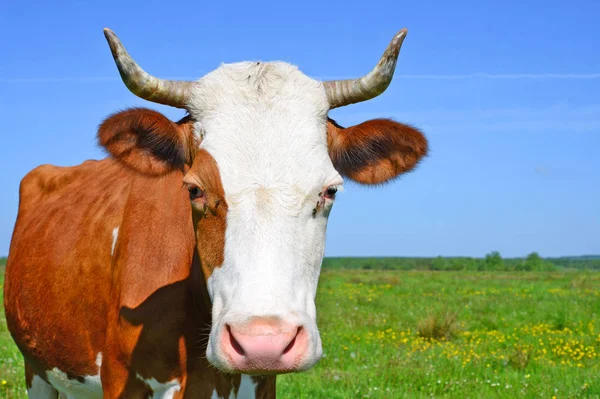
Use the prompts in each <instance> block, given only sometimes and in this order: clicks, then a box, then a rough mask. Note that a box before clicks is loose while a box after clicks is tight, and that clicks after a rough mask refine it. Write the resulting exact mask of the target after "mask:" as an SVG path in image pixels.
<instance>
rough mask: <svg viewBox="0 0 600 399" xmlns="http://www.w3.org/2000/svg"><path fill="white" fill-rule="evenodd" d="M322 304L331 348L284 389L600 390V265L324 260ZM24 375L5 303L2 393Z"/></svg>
mask: <svg viewBox="0 0 600 399" xmlns="http://www.w3.org/2000/svg"><path fill="white" fill-rule="evenodd" d="M0 271H1V268H0ZM1 283H2V280H1V279H0V284H1ZM317 308H318V311H319V314H318V323H319V327H320V330H321V334H322V339H323V347H324V357H323V359H322V360H321V361H320V363H319V364H318V365H317V366H315V367H314V368H313V369H312V370H310V371H308V372H305V373H301V374H292V375H284V376H280V377H278V380H277V390H278V396H279V397H282V398H363V397H366V398H404V397H408V398H425V397H427V398H431V397H436V398H516V397H519V398H534V397H535V398H578V397H581V398H600V273H597V272H592V271H553V272H522V271H521V272H517V271H508V272H504V271H494V272H473V271H421V270H419V271H414V270H413V271H405V270H362V269H353V270H346V269H339V268H325V269H324V270H323V273H322V277H321V281H320V286H319V293H318V296H317ZM22 374H23V373H22V360H21V357H20V355H19V353H18V351H17V349H16V348H15V346H14V344H13V343H12V340H11V338H10V336H9V334H8V332H7V330H6V322H5V321H4V318H3V312H2V318H0V384H1V386H0V397H5V398H23V397H25V390H24V386H23V376H22Z"/></svg>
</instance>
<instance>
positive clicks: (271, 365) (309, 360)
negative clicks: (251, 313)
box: [206, 319, 323, 375]
mask: <svg viewBox="0 0 600 399" xmlns="http://www.w3.org/2000/svg"><path fill="white" fill-rule="evenodd" d="M322 354H323V349H322V344H321V337H320V335H319V330H318V329H317V326H316V323H314V322H313V323H311V324H308V325H307V324H304V325H295V324H286V323H282V322H279V321H276V320H272V319H268V320H261V319H257V320H254V321H252V322H251V323H245V324H244V325H243V326H242V327H240V326H238V327H234V326H232V324H228V323H224V322H221V323H218V324H216V325H215V324H214V325H213V328H212V330H211V332H210V336H209V339H208V345H207V348H206V358H207V359H208V361H209V362H210V363H211V364H212V365H213V366H215V367H216V368H217V369H219V370H221V371H223V372H227V373H243V374H249V375H272V374H285V373H293V372H299V371H305V370H308V369H310V368H311V367H312V366H314V365H315V364H316V363H317V362H318V361H319V359H320V358H321V356H322Z"/></svg>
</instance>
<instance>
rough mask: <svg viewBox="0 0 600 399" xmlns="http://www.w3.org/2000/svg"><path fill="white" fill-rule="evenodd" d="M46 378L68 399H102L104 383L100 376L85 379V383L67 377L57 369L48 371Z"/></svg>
mask: <svg viewBox="0 0 600 399" xmlns="http://www.w3.org/2000/svg"><path fill="white" fill-rule="evenodd" d="M46 378H48V381H49V382H50V384H52V386H53V387H55V388H56V389H57V390H58V391H59V392H60V393H61V394H64V397H65V398H67V399H79V398H86V399H87V398H89V399H102V397H103V395H102V383H101V382H100V374H98V375H93V376H85V377H83V382H80V381H78V380H77V379H71V378H69V377H67V374H66V373H64V372H62V371H60V370H59V369H58V368H57V367H55V368H53V369H52V370H50V371H46Z"/></svg>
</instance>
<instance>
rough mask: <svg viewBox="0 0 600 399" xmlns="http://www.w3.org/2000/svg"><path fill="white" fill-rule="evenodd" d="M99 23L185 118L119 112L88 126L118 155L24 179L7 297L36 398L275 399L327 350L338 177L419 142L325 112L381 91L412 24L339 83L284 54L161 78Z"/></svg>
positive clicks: (394, 126)
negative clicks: (190, 78) (326, 272)
mask: <svg viewBox="0 0 600 399" xmlns="http://www.w3.org/2000/svg"><path fill="white" fill-rule="evenodd" d="M105 35H106V37H107V40H108V42H109V44H110V47H111V50H112V53H113V56H114V58H115V61H116V63H117V66H118V68H119V71H120V73H121V76H122V78H123V80H124V82H125V84H126V85H127V87H128V88H129V89H130V90H131V91H132V92H133V93H135V94H136V95H138V96H140V97H142V98H144V99H147V100H150V101H153V102H157V103H162V104H167V105H171V106H174V107H180V108H184V109H186V110H187V111H188V113H189V115H188V116H186V117H185V118H184V119H183V120H181V121H179V122H176V123H175V122H172V121H170V120H168V119H167V118H166V117H165V116H163V115H161V114H160V113H158V112H155V111H151V110H148V109H139V108H136V109H130V110H126V111H123V112H119V113H117V114H114V115H112V116H110V117H109V118H108V119H106V120H105V121H104V122H103V123H102V125H101V126H100V128H99V132H98V139H99V143H100V145H102V146H103V147H104V148H105V149H106V150H107V151H108V152H109V153H110V155H111V157H109V158H107V159H104V160H101V161H87V162H84V163H83V164H81V165H79V166H75V167H65V168H63V167H55V166H50V165H43V166H40V167H38V168H36V169H34V170H33V171H32V172H30V173H29V174H28V175H27V176H26V177H25V178H24V179H23V181H22V183H21V187H20V204H19V213H18V218H17V222H16V225H15V230H14V234H13V238H12V243H11V247H10V254H9V259H8V263H7V267H6V284H5V307H6V317H7V322H8V327H9V329H10V332H11V334H12V336H13V337H14V340H15V342H16V343H17V345H18V347H19V349H20V350H21V352H22V353H23V356H24V358H25V368H26V377H27V378H26V381H27V387H28V392H29V396H30V397H32V398H56V397H57V396H58V395H59V394H60V395H61V396H63V397H67V398H101V397H104V398H117V397H118V398H148V397H152V398H183V397H185V398H232V397H255V396H256V397H264V398H266V397H273V396H274V395H275V374H278V373H286V372H293V371H300V370H306V369H308V368H310V367H311V366H313V365H314V364H315V363H316V362H317V360H318V359H319V358H320V356H321V352H322V349H321V339H320V337H319V331H318V329H317V325H316V309H315V302H314V300H315V295H316V290H317V281H318V277H319V272H320V266H321V262H322V259H323V252H324V246H325V228H326V224H327V218H328V216H329V213H330V211H331V207H332V205H333V202H334V200H335V195H336V192H337V191H338V190H339V189H340V188H341V187H342V184H343V179H342V176H345V177H347V178H349V179H351V180H354V181H356V182H359V183H361V184H380V183H383V182H386V181H388V180H390V179H393V178H395V177H396V176H398V175H400V174H401V173H404V172H407V171H410V170H411V169H413V168H414V167H415V165H416V164H417V163H418V161H419V160H420V159H421V158H422V157H423V156H424V155H425V154H426V152H427V141H426V139H425V138H424V136H423V135H422V134H421V133H420V132H419V131H418V130H416V129H414V128H412V127H409V126H406V125H403V124H400V123H396V122H393V121H391V120H384V119H377V120H370V121H367V122H364V123H361V124H359V125H357V126H352V127H349V128H343V127H341V126H339V125H338V124H336V123H335V122H334V121H332V120H330V119H328V116H327V114H328V111H329V110H330V109H332V108H334V107H339V106H343V105H347V104H351V103H356V102H359V101H365V100H368V99H370V98H373V97H375V96H377V95H379V94H381V93H382V92H383V91H384V90H385V89H386V88H387V86H388V85H389V83H390V81H391V79H392V75H393V72H394V69H395V65H396V60H397V58H398V55H399V52H400V46H401V44H402V41H403V40H404V37H405V35H406V30H402V31H400V32H399V33H398V34H397V35H396V36H395V37H394V38H393V40H392V42H391V43H390V45H389V47H388V48H387V50H386V52H385V53H384V55H383V57H382V58H381V60H380V61H379V63H378V65H377V66H376V67H375V69H374V70H373V71H372V72H370V73H369V74H368V75H366V76H364V77H362V78H359V79H356V80H348V81H334V82H319V81H316V80H313V79H311V78H309V77H307V76H306V75H304V74H302V73H301V72H300V71H299V70H298V69H297V68H296V67H294V66H292V65H289V64H286V63H283V62H269V63H262V62H243V63H236V64H230V65H222V66H221V67H219V68H218V69H216V70H215V71H213V72H211V73H209V74H208V75H206V76H204V77H203V78H201V79H200V80H198V81H195V82H180V81H166V80H160V79H157V78H155V77H152V76H150V75H148V74H147V73H146V72H144V71H143V70H142V69H141V68H140V67H139V66H138V65H137V64H136V63H135V62H134V61H133V59H132V58H131V57H130V56H129V54H128V53H127V52H126V51H125V49H124V48H123V46H122V45H121V43H120V42H119V40H118V39H117V37H116V36H115V35H114V33H112V32H111V31H110V30H105Z"/></svg>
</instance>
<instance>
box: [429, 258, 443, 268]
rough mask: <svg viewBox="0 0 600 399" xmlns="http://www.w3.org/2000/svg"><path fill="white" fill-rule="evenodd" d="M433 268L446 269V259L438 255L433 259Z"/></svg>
mask: <svg viewBox="0 0 600 399" xmlns="http://www.w3.org/2000/svg"><path fill="white" fill-rule="evenodd" d="M431 270H446V259H445V258H444V257H442V256H438V257H437V258H434V259H433V260H432V261H431Z"/></svg>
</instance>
